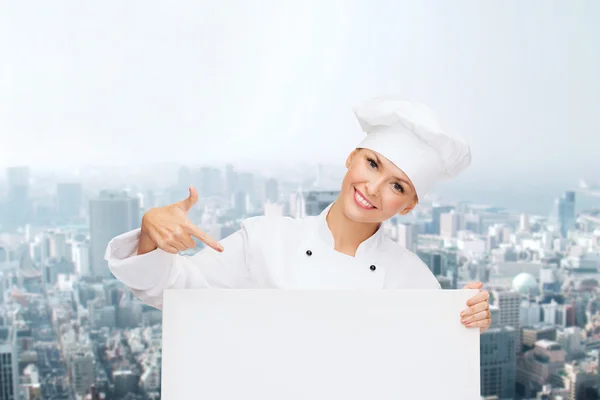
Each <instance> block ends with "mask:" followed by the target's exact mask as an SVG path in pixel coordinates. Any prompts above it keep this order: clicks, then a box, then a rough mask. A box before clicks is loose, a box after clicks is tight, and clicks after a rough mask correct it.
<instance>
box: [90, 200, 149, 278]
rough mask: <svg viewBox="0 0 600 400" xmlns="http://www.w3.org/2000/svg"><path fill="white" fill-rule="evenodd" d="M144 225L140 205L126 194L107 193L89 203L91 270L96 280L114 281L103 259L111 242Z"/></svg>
mask: <svg viewBox="0 0 600 400" xmlns="http://www.w3.org/2000/svg"><path fill="white" fill-rule="evenodd" d="M140 225H141V215H140V201H139V199H138V198H137V197H130V196H129V195H127V193H126V192H122V191H112V190H104V191H101V192H100V194H99V196H98V197H97V198H95V199H92V200H91V201H90V237H91V246H90V256H91V258H90V266H91V270H92V274H93V276H97V277H104V278H112V274H111V273H110V270H109V269H108V263H107V262H106V260H105V259H104V253H105V252H106V246H107V245H108V242H109V241H110V240H111V239H112V238H114V237H115V236H118V235H120V234H122V233H125V232H128V231H130V230H133V229H136V228H139V227H140Z"/></svg>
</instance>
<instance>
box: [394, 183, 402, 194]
mask: <svg viewBox="0 0 600 400" xmlns="http://www.w3.org/2000/svg"><path fill="white" fill-rule="evenodd" d="M394 189H396V190H399V191H400V192H402V193H404V188H403V187H402V185H401V184H399V183H394Z"/></svg>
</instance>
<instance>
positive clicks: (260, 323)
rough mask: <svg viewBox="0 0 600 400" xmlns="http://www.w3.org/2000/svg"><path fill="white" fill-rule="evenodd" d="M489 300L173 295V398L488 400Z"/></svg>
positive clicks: (282, 293) (228, 292) (459, 295)
mask: <svg viewBox="0 0 600 400" xmlns="http://www.w3.org/2000/svg"><path fill="white" fill-rule="evenodd" d="M476 293H477V290H415V291H412V290H377V291H370V290H367V291H343V290H334V291H302V290H278V289H270V290H244V289H225V290H206V289H198V290H185V289H184V290H182V289H177V290H167V291H165V293H164V304H163V347H162V354H163V359H162V399H163V400H205V399H206V400H240V399H260V400H325V399H327V400H342V399H343V400H367V399H373V400H388V399H389V400H391V399H394V400H398V399H444V400H479V399H480V386H479V385H480V383H479V329H468V328H466V327H465V326H464V325H463V324H461V322H460V312H461V311H462V310H463V309H464V308H466V307H467V306H466V302H467V300H468V299H469V298H470V297H472V296H474V295H475V294H476Z"/></svg>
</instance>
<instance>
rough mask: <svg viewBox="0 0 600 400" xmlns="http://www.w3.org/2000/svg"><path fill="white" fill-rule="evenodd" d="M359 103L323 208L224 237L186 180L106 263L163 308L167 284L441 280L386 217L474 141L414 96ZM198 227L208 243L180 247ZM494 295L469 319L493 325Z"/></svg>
mask: <svg viewBox="0 0 600 400" xmlns="http://www.w3.org/2000/svg"><path fill="white" fill-rule="evenodd" d="M354 112H355V115H356V117H357V118H358V121H359V124H360V126H361V127H362V129H363V131H365V132H366V134H367V135H366V137H365V138H364V140H362V141H361V143H359V145H358V146H356V149H355V150H354V151H352V152H351V153H350V154H349V156H348V158H347V160H346V168H347V172H346V175H345V177H344V179H343V181H342V187H341V191H340V194H339V196H338V198H337V199H336V200H335V201H334V202H333V203H331V204H330V205H329V206H328V207H327V208H326V209H325V210H324V211H323V212H322V213H321V214H320V215H318V216H309V217H305V218H303V219H293V218H289V217H269V216H257V217H251V218H247V219H245V220H244V221H243V222H242V225H241V228H240V229H239V230H238V231H237V232H235V233H233V234H231V235H230V236H228V237H226V238H225V239H223V240H222V241H221V242H220V243H219V242H217V241H215V240H213V239H212V238H210V237H209V236H208V235H207V234H206V233H204V232H203V231H202V230H200V229H199V228H198V227H197V226H196V225H194V224H193V223H192V222H191V221H190V220H189V219H188V217H187V213H188V211H189V210H190V208H191V207H192V206H193V205H194V204H195V203H196V201H197V199H198V194H197V192H196V190H195V189H194V188H193V187H190V194H189V197H187V198H186V199H184V200H181V201H178V202H176V203H174V204H171V205H168V206H165V207H159V208H153V209H150V210H149V211H148V212H146V214H145V215H144V217H143V219H142V226H141V228H138V229H136V230H133V231H130V232H127V233H124V234H122V235H119V236H117V237H115V238H113V239H112V240H111V241H110V243H109V244H108V247H107V249H106V253H105V259H106V260H107V261H108V265H109V269H110V271H111V272H112V273H113V275H114V276H115V277H116V278H117V279H119V280H120V281H121V282H123V283H124V284H125V285H127V286H128V287H129V288H130V289H131V291H132V292H133V293H134V294H135V296H136V297H138V298H139V299H140V300H142V301H143V302H145V303H146V304H149V305H151V306H153V307H156V308H158V309H161V308H162V293H163V290H164V289H170V288H190V289H193V288H280V289H439V288H440V284H439V283H438V281H437V279H436V278H435V276H434V275H433V274H432V272H431V271H430V270H429V268H428V267H427V265H425V264H424V263H423V261H421V259H420V258H419V257H418V256H417V255H416V254H414V253H413V252H411V251H409V250H407V249H406V248H404V247H402V246H400V245H399V244H397V243H396V242H394V241H392V240H391V239H389V238H387V237H386V236H385V235H384V233H383V227H382V222H383V221H385V220H387V219H389V218H391V217H393V216H395V215H396V214H400V215H404V214H406V213H408V212H410V211H411V210H412V209H413V208H414V207H415V206H416V205H417V203H418V201H419V199H421V198H423V197H424V195H425V194H426V193H427V191H428V190H429V189H430V188H431V186H432V185H433V184H435V183H436V182H438V181H440V180H442V179H446V178H450V177H452V176H455V175H457V174H458V173H459V172H460V171H462V170H463V169H464V168H466V167H467V166H468V165H469V164H470V162H471V153H470V149H469V147H468V146H467V145H466V144H464V143H462V142H460V141H458V140H456V139H454V138H452V137H450V136H449V135H447V134H445V133H444V132H443V131H442V129H441V128H440V126H439V124H438V122H437V119H436V117H435V115H434V114H433V112H432V111H431V110H430V109H429V108H427V107H426V106H424V105H422V104H419V103H416V102H412V101H404V100H401V99H398V98H396V97H394V96H385V97H379V98H375V99H372V100H369V101H367V102H366V103H364V104H362V105H361V106H359V107H356V108H355V109H354ZM192 237H196V238H198V239H199V240H201V241H202V242H204V243H206V244H207V247H205V248H204V249H202V250H201V251H199V252H197V253H196V254H194V255H192V256H184V255H180V254H179V251H182V250H185V249H188V248H192V247H195V241H194V239H193V238H192ZM481 287H482V284H481V283H479V282H473V283H469V284H468V285H466V286H465V288H471V289H480V288H481ZM488 298H489V294H488V292H487V291H485V290H480V291H479V293H478V294H477V295H475V296H473V297H472V298H471V299H470V300H469V301H468V302H467V308H466V309H465V310H464V311H462V313H461V315H460V318H461V321H462V322H463V324H465V326H467V327H469V328H479V329H480V332H484V331H485V330H487V329H488V328H489V326H490V324H491V318H490V317H491V313H490V311H489V304H488ZM457 317H458V316H457Z"/></svg>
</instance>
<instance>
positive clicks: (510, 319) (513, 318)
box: [491, 290, 521, 329]
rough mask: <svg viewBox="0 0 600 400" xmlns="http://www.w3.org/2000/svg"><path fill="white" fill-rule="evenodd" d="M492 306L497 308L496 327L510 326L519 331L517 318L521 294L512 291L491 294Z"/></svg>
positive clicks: (496, 291) (518, 316)
mask: <svg viewBox="0 0 600 400" xmlns="http://www.w3.org/2000/svg"><path fill="white" fill-rule="evenodd" d="M491 295H492V297H493V298H494V301H493V303H494V306H496V307H498V308H499V310H500V311H499V314H500V315H499V318H498V326H512V327H513V328H515V329H519V318H520V315H519V313H520V310H521V294H520V293H519V292H514V291H499V290H494V291H493V292H492V294H491Z"/></svg>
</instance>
